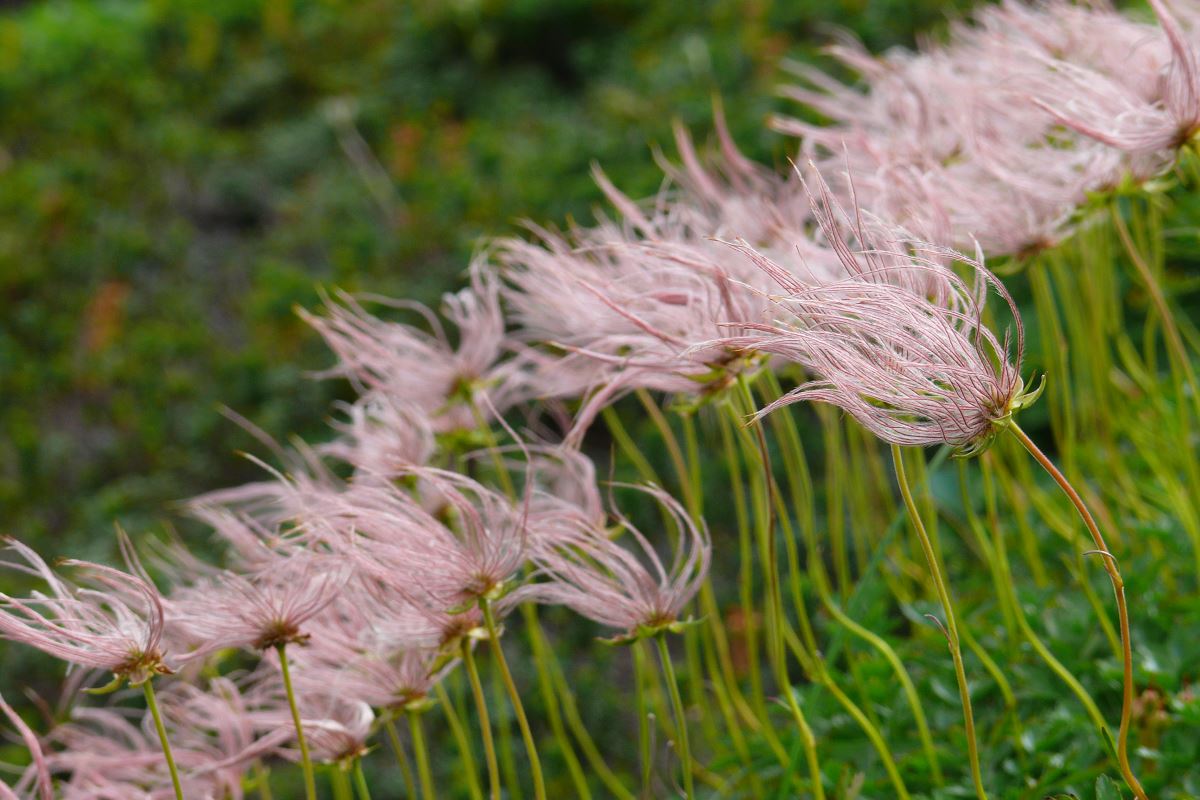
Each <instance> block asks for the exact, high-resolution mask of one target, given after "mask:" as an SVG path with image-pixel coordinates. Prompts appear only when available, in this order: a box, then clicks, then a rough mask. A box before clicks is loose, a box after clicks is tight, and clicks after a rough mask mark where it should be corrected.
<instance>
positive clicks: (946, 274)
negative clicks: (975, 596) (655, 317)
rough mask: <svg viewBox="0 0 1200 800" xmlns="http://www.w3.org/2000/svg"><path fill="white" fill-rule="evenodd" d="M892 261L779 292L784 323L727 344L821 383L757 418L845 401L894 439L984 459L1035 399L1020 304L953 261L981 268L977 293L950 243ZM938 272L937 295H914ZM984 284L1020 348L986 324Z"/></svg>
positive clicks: (991, 280) (983, 275)
mask: <svg viewBox="0 0 1200 800" xmlns="http://www.w3.org/2000/svg"><path fill="white" fill-rule="evenodd" d="M743 249H746V248H745V247H744V246H743ZM927 251H932V252H934V253H935V254H936V255H937V258H930V257H927V256H925V255H923V253H924V252H927ZM846 252H848V253H849V254H850V255H852V256H853V255H854V253H852V252H850V251H849V250H847V251H846ZM884 255H887V256H888V257H889V260H887V261H884V262H881V263H879V264H877V265H876V266H875V267H874V268H873V269H872V270H871V271H865V272H856V271H855V270H850V272H851V274H852V277H850V278H847V279H846V280H844V281H841V282H839V283H835V284H828V285H824V286H816V287H797V286H785V287H783V288H784V290H785V292H784V294H782V295H780V296H778V297H776V298H775V301H776V303H777V305H778V309H779V316H778V319H777V320H775V321H774V322H770V323H764V324H761V325H757V326H749V327H750V328H751V332H750V333H747V334H745V335H744V336H740V337H732V338H730V339H729V340H727V342H726V343H727V344H728V345H729V346H732V347H744V348H748V349H755V350H760V351H763V352H767V353H770V354H773V355H776V356H780V357H782V358H784V359H786V360H789V361H793V362H795V363H797V364H799V365H801V366H802V367H803V368H804V369H805V370H806V372H808V373H809V374H810V375H812V376H813V378H812V380H811V381H809V382H808V383H805V384H802V385H801V386H799V387H797V388H796V389H794V390H793V391H792V392H790V393H789V394H787V395H785V396H784V397H782V398H781V399H779V400H777V401H775V402H774V403H772V404H770V405H769V406H767V407H766V408H764V409H762V410H761V411H760V412H759V414H758V416H760V417H761V416H762V415H765V414H768V413H770V412H772V411H774V410H776V409H778V408H781V407H782V406H785V405H788V404H791V403H796V402H802V401H806V400H815V401H819V402H826V403H830V404H833V405H836V406H838V407H839V408H841V409H843V410H844V411H846V412H847V413H849V414H850V415H852V416H853V417H854V418H855V419H856V420H858V421H859V422H860V423H861V424H863V425H864V426H865V427H866V428H868V429H869V430H871V431H872V432H873V433H875V434H876V435H877V436H879V437H880V438H881V439H883V440H885V441H887V442H890V443H893V444H899V445H912V446H922V445H931V444H949V445H952V446H954V447H956V448H958V449H959V451H960V453H963V454H968V453H973V452H977V451H979V450H981V449H983V448H985V447H986V446H987V445H988V444H989V443H990V442H991V440H992V438H993V436H994V435H995V433H996V431H997V430H998V429H999V428H1000V427H1002V426H1003V425H1005V424H1007V422H1008V420H1009V419H1010V418H1011V416H1012V414H1013V413H1014V412H1015V411H1016V410H1018V409H1020V408H1022V407H1024V406H1025V405H1028V404H1029V403H1031V402H1033V400H1035V399H1036V397H1037V394H1038V392H1037V391H1033V392H1029V393H1026V392H1025V391H1024V389H1023V384H1022V381H1021V378H1020V375H1019V370H1020V364H1021V355H1022V352H1023V347H1024V339H1023V329H1022V327H1021V320H1020V317H1019V314H1018V312H1017V309H1016V305H1015V303H1013V301H1012V298H1011V297H1010V296H1009V295H1008V293H1007V292H1006V291H1005V290H1004V287H1003V286H1002V284H1000V282H999V281H998V280H997V279H996V278H995V277H994V276H993V275H992V274H991V273H990V272H988V271H987V269H986V268H985V267H984V266H983V264H982V263H981V262H980V261H977V260H973V259H968V258H966V257H965V256H961V255H959V256H956V261H957V266H958V268H960V269H969V270H971V271H972V272H973V273H974V278H975V282H974V285H973V286H972V285H968V284H967V283H966V282H965V281H964V280H963V279H962V278H960V277H959V276H958V275H957V274H956V273H955V272H954V271H953V269H951V267H950V266H948V265H947V264H946V263H945V258H946V256H947V255H948V251H946V250H945V249H944V248H934V247H931V246H928V247H922V246H920V245H919V244H917V243H913V244H912V245H911V246H910V247H909V248H908V249H907V250H906V251H902V252H894V253H890V254H884ZM906 272H907V273H910V274H909V275H908V276H905V275H904V274H903V273H906ZM930 276H932V279H933V281H934V283H935V284H936V285H937V286H939V287H940V290H939V291H940V293H939V294H938V295H937V296H931V295H929V294H928V293H926V292H924V291H920V290H915V289H914V287H919V286H922V285H923V284H925V282H926V281H927V280H928V278H929V277H930ZM880 278H883V279H882V280H881V279H880ZM988 289H992V290H994V291H996V292H997V293H998V294H999V295H1000V296H1001V297H1002V298H1003V299H1004V301H1005V303H1006V304H1007V305H1008V307H1009V310H1010V312H1011V313H1012V315H1013V319H1014V322H1015V326H1016V345H1015V348H1012V347H1010V343H1009V341H1008V338H1007V337H1006V338H1005V340H1004V341H1003V342H1002V341H1001V340H1000V339H998V338H997V337H996V335H995V334H993V333H992V332H991V330H990V329H988V328H987V327H986V326H985V325H984V324H983V321H982V315H983V305H984V302H985V297H986V291H987V290H988ZM1014 349H1015V352H1014V353H1012V355H1011V357H1012V359H1013V360H1012V361H1010V350H1014Z"/></svg>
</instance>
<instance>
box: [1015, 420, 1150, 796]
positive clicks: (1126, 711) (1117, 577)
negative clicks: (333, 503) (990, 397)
mask: <svg viewBox="0 0 1200 800" xmlns="http://www.w3.org/2000/svg"><path fill="white" fill-rule="evenodd" d="M1009 429H1010V430H1011V431H1012V432H1013V435H1014V436H1016V437H1017V441H1019V442H1020V443H1021V444H1022V446H1024V448H1025V449H1026V450H1028V451H1029V454H1030V455H1031V456H1033V458H1034V460H1035V461H1037V462H1038V463H1039V464H1041V465H1042V469H1044V470H1046V472H1047V474H1049V475H1050V477H1051V478H1053V479H1054V482H1055V483H1057V484H1058V486H1059V488H1060V489H1062V490H1063V494H1065V495H1066V496H1067V498H1068V499H1069V500H1070V501H1071V505H1073V506H1075V510H1076V511H1078V512H1079V516H1080V517H1081V518H1082V519H1083V524H1084V525H1085V526H1086V527H1087V529H1088V533H1089V534H1091V537H1092V542H1093V543H1094V544H1095V545H1096V550H1097V551H1099V554H1100V555H1101V556H1102V557H1103V559H1104V570H1105V571H1106V572H1107V573H1108V578H1109V580H1110V581H1111V582H1112V587H1113V594H1114V595H1115V596H1116V600H1117V620H1118V623H1119V626H1120V631H1121V660H1122V662H1123V663H1122V668H1123V677H1124V681H1123V684H1124V685H1123V687H1122V693H1121V727H1120V729H1119V730H1118V732H1117V765H1118V766H1119V767H1120V769H1121V776H1122V777H1123V778H1125V783H1127V784H1128V785H1129V788H1130V789H1132V790H1133V793H1134V795H1135V796H1136V797H1137V798H1138V800H1148V799H1147V797H1146V790H1145V789H1143V788H1142V784H1141V783H1140V782H1139V781H1138V779H1137V776H1136V775H1134V774H1133V768H1132V767H1131V766H1130V764H1129V723H1130V720H1131V719H1132V717H1133V648H1132V646H1131V645H1130V635H1129V606H1128V605H1127V604H1126V602H1125V581H1124V580H1122V578H1121V572H1120V570H1119V569H1117V560H1116V558H1114V557H1113V555H1112V553H1110V552H1109V551H1108V545H1106V544H1105V543H1104V537H1103V536H1102V535H1101V534H1100V528H1099V527H1098V526H1097V525H1096V520H1095V518H1093V517H1092V512H1090V511H1088V509H1087V506H1086V505H1084V503H1083V499H1082V498H1081V497H1080V496H1079V493H1078V492H1076V491H1075V487H1073V486H1071V484H1070V482H1069V481H1068V480H1067V479H1066V478H1065V477H1063V474H1062V473H1061V472H1059V471H1058V467H1056V466H1054V462H1052V461H1051V460H1050V459H1049V458H1047V456H1046V454H1045V453H1043V452H1042V451H1041V449H1040V448H1039V447H1038V446H1037V445H1036V444H1034V442H1033V440H1032V439H1030V438H1029V436H1028V435H1027V434H1026V433H1025V431H1023V430H1021V427H1020V426H1019V425H1017V424H1016V423H1015V422H1014V423H1012V424H1011V425H1010V426H1009Z"/></svg>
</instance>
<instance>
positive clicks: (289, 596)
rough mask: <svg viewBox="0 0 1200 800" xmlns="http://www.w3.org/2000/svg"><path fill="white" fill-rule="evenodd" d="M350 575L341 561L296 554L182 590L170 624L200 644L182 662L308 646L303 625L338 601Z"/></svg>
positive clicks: (171, 602)
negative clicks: (223, 652) (236, 650)
mask: <svg viewBox="0 0 1200 800" xmlns="http://www.w3.org/2000/svg"><path fill="white" fill-rule="evenodd" d="M348 574H349V571H348V562H347V561H346V560H345V559H343V558H339V557H335V556H329V555H319V554H303V553H297V554H295V555H291V556H287V557H283V558H276V559H275V561H274V563H271V564H269V565H266V566H264V567H263V568H262V569H260V570H258V571H256V572H253V573H250V574H244V575H243V574H238V573H234V572H229V571H226V572H223V573H220V574H218V575H214V576H211V577H208V578H204V579H202V580H201V581H199V582H197V583H195V584H192V585H190V586H185V587H182V588H181V589H179V590H178V591H176V592H175V593H173V594H172V595H171V597H170V598H169V600H168V604H167V608H168V621H169V623H170V624H171V625H173V626H178V627H180V628H181V629H183V631H184V636H185V637H186V638H188V639H190V640H191V641H194V642H197V643H198V644H197V647H196V648H195V649H194V650H193V651H192V652H190V653H187V654H185V655H182V656H181V659H184V660H192V659H196V658H201V657H204V656H207V655H210V654H212V653H214V652H217V651H219V650H224V649H228V648H252V649H255V650H267V649H270V648H273V647H280V646H285V645H288V644H304V643H306V642H307V641H308V638H309V633H308V632H307V631H306V630H305V624H306V623H307V622H308V621H309V620H310V619H312V618H313V617H315V616H316V615H317V614H319V613H320V611H321V610H322V609H323V608H324V607H325V606H326V605H327V604H329V603H330V602H331V601H332V600H333V599H334V597H335V596H336V593H337V592H338V591H339V589H340V588H341V587H342V585H343V584H344V583H345V582H346V580H347V577H348Z"/></svg>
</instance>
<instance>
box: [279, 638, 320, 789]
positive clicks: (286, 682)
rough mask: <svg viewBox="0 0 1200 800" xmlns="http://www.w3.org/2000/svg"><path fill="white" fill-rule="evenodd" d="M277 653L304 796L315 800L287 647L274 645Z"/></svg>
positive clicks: (309, 757) (313, 779)
mask: <svg viewBox="0 0 1200 800" xmlns="http://www.w3.org/2000/svg"><path fill="white" fill-rule="evenodd" d="M275 651H276V652H277V653H279V670H280V671H281V672H282V673H283V688H284V691H286V692H287V699H288V708H290V709H291V711H292V724H293V725H295V726H296V744H297V745H298V746H299V747H300V764H301V766H302V767H303V769H304V796H305V797H307V798H308V800H317V779H316V777H314V775H313V765H312V757H311V756H310V755H309V754H308V740H307V739H306V738H305V737H304V726H303V725H301V724H300V707H299V706H297V705H296V692H295V690H294V689H293V688H292V671H291V668H290V667H289V666H288V660H287V652H286V651H287V645H283V644H277V645H275Z"/></svg>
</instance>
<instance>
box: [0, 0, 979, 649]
mask: <svg viewBox="0 0 1200 800" xmlns="http://www.w3.org/2000/svg"><path fill="white" fill-rule="evenodd" d="M962 6H965V3H962V4H960V7H962ZM954 13H955V9H954V7H953V5H952V4H947V3H946V2H942V1H940V0H909V1H908V2H905V1H904V0H857V1H852V2H836V3H835V2H827V0H787V1H785V2H771V1H770V0H744V1H742V2H715V1H714V2H696V1H694V0H688V2H661V3H644V2H640V1H639V0H511V1H510V2H500V1H494V0H429V1H425V0H410V1H409V2H403V1H401V2H381V1H380V0H365V1H363V0H360V1H359V2H338V1H337V0H312V1H310V2H302V1H301V0H265V1H264V0H210V1H209V2H168V0H99V1H98V0H57V1H53V2H33V3H22V2H15V3H14V2H12V0H9V2H7V3H0V529H2V531H3V532H4V533H7V534H9V535H13V536H16V537H18V538H20V539H21V540H23V541H25V542H28V543H30V544H31V545H33V546H34V547H35V548H37V549H38V550H40V551H41V552H42V553H44V554H45V555H46V556H47V557H51V556H56V555H65V554H71V555H73V556H77V557H83V558H105V557H106V556H107V555H109V553H110V552H111V549H112V542H113V536H112V530H113V524H114V523H115V522H119V523H120V524H122V525H123V526H125V527H126V528H127V529H129V530H131V531H138V530H144V529H147V528H152V527H161V526H162V525H164V524H175V523H177V522H178V519H177V516H178V515H177V514H176V511H175V508H174V506H173V504H174V503H175V502H176V501H178V500H181V499H184V498H187V497H189V496H191V495H194V494H197V493H199V492H202V491H204V490H207V489H211V488H214V487H218V486H226V485H231V484H234V483H238V482H241V481H243V480H246V479H248V478H250V477H252V476H254V475H255V474H256V472H255V470H256V468H255V467H253V465H251V464H249V463H248V462H246V461H245V460H244V459H242V458H240V457H239V456H238V454H237V451H238V450H239V449H242V448H245V449H255V448H256V445H255V443H254V442H253V441H252V440H251V439H250V438H249V437H248V436H247V435H246V434H245V433H243V432H242V431H241V430H240V429H239V428H238V427H237V426H236V425H234V424H232V423H230V422H229V421H228V420H227V419H225V418H224V417H222V416H221V414H220V413H219V405H220V404H226V405H228V406H229V407H231V408H233V409H235V410H236V411H237V412H239V413H240V414H242V415H244V416H245V417H247V418H248V419H250V420H252V421H253V422H254V423H256V424H257V425H259V426H261V427H262V428H263V429H264V430H266V431H267V432H268V433H270V434H271V435H273V436H275V437H278V438H280V439H285V438H286V437H288V436H290V435H292V434H299V435H302V436H304V437H306V438H308V439H310V440H320V439H322V438H324V437H325V436H326V433H325V429H324V426H325V419H326V415H327V413H328V410H329V407H330V403H331V401H332V400H333V399H334V398H335V397H336V396H337V395H338V393H339V392H344V391H345V387H343V386H341V385H339V384H337V383H336V382H329V381H324V382H322V381H314V380H312V379H311V378H310V377H309V373H310V372H311V371H313V370H317V369H320V368H322V367H324V366H326V365H327V364H328V363H329V361H330V358H329V356H328V355H327V354H326V353H325V351H324V349H323V347H322V346H321V345H320V343H319V342H318V341H317V338H316V336H315V335H314V334H313V333H312V332H311V331H310V330H309V329H308V328H307V327H306V326H305V325H304V324H303V323H302V322H301V321H300V320H299V319H298V318H297V316H296V314H295V313H294V308H295V306H297V305H300V306H310V307H311V306H314V305H316V304H317V302H318V291H319V288H320V287H325V288H332V287H341V288H344V289H347V290H352V291H357V290H369V291H372V292H379V293H385V294H391V295H397V296H407V297H413V298H417V299H420V300H423V301H425V302H431V303H436V302H437V299H438V296H439V294H440V293H441V292H442V291H445V290H446V289H449V288H454V287H455V286H457V284H458V283H459V281H460V280H461V278H462V275H463V272H464V270H465V268H466V266H467V263H468V261H469V258H470V256H471V254H472V252H473V251H474V249H475V248H477V247H478V246H479V245H480V243H481V241H482V240H483V239H485V238H486V237H489V236H496V235H504V234H513V233H518V232H519V231H520V228H519V221H520V220H521V219H523V218H528V219H533V220H537V221H541V222H550V223H562V222H564V221H566V220H567V219H569V218H575V219H579V220H582V221H587V220H590V219H591V217H592V212H593V210H594V208H595V207H596V206H597V205H598V204H599V203H600V202H601V198H600V195H599V192H598V191H597V189H596V187H595V186H594V184H593V182H592V180H591V178H590V177H589V166H590V165H591V164H592V162H596V163H599V164H600V165H602V166H603V168H604V169H605V170H606V171H607V173H608V174H609V175H610V176H611V177H612V178H613V179H614V181H615V182H616V183H617V185H619V186H621V187H622V188H624V189H626V190H627V191H628V192H629V193H631V194H632V195H634V196H644V195H648V194H650V193H652V192H653V191H655V190H656V189H657V188H658V186H659V183H660V181H661V179H662V173H661V171H660V170H659V168H658V167H657V166H656V165H655V162H654V157H653V148H655V147H656V146H661V148H662V149H663V150H664V151H665V152H666V153H667V154H668V155H669V154H670V153H671V151H672V147H671V132H670V125H671V121H672V119H674V118H678V119H680V120H682V121H683V122H684V123H686V124H687V125H689V126H690V127H691V128H692V130H693V131H694V132H695V134H696V135H697V138H698V139H700V140H701V141H703V140H704V139H705V138H706V137H707V136H708V133H709V131H710V130H711V115H712V110H711V109H712V100H713V98H714V96H719V97H720V98H721V99H722V101H723V103H724V106H725V109H726V112H727V115H728V116H729V119H730V123H731V126H732V128H733V131H734V133H735V135H736V136H737V138H738V140H739V142H740V143H741V145H742V146H743V147H744V148H745V149H746V151H747V152H748V153H749V154H751V155H753V156H755V157H758V158H760V159H763V160H766V161H768V162H773V163H775V164H777V165H779V166H780V167H781V168H783V167H785V166H786V156H787V153H788V144H787V142H786V141H785V140H784V139H783V138H782V137H780V136H777V135H775V134H773V133H770V132H768V131H767V130H766V129H765V127H764V124H763V123H764V118H765V117H766V115H767V114H768V113H769V112H770V111H771V110H772V109H782V108H783V107H784V103H783V101H781V100H778V99H776V97H775V95H774V90H775V87H776V86H777V85H778V83H779V82H780V81H781V80H783V78H784V74H783V73H782V71H781V69H780V62H781V60H782V59H785V58H792V59H803V60H812V59H817V58H819V57H820V56H819V49H820V47H821V46H822V45H824V44H828V43H829V42H830V41H832V40H833V39H834V37H835V36H836V35H838V31H839V29H841V30H848V31H850V32H852V33H853V34H854V35H856V36H858V37H860V38H861V39H863V40H864V41H865V42H866V44H867V45H868V46H869V47H870V48H871V49H873V50H881V49H884V48H887V47H890V46H894V45H911V44H913V42H914V40H915V38H916V37H917V36H918V35H919V33H921V32H929V31H934V32H936V30H937V29H938V28H939V27H943V26H944V25H945V24H946V21H947V20H948V19H949V18H950V16H951V15H953V14H954ZM827 66H828V65H827ZM793 110H794V109H793ZM7 650H11V648H4V647H0V651H7ZM10 657H11V656H10V655H9V654H8V653H5V654H4V655H3V656H0V668H2V667H3V666H4V665H5V664H6V663H9V661H8V659H9V658H10Z"/></svg>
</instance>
